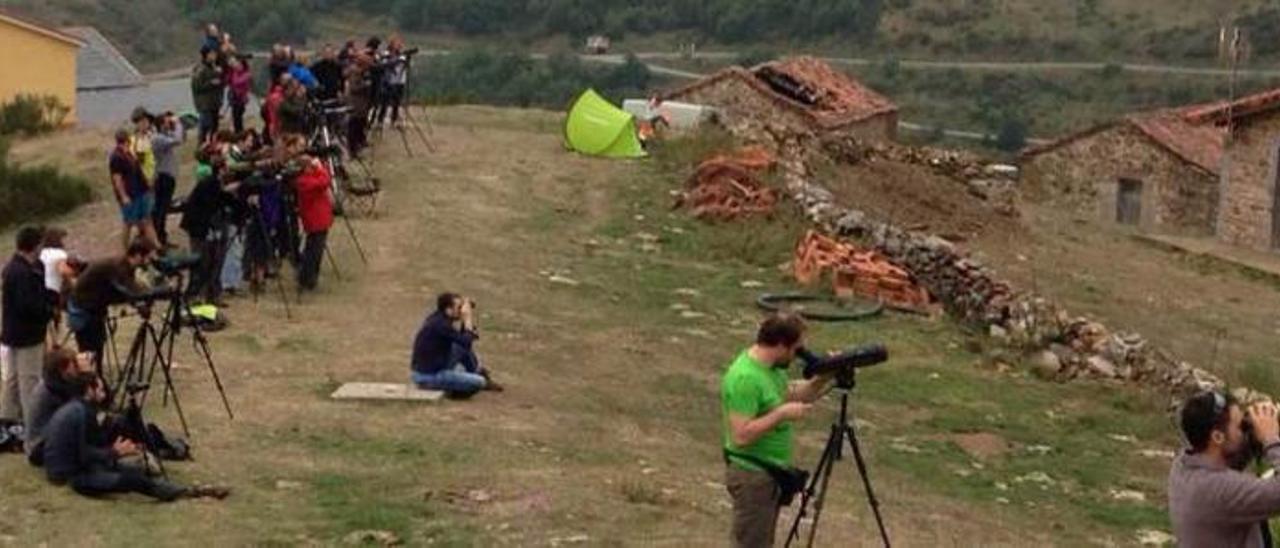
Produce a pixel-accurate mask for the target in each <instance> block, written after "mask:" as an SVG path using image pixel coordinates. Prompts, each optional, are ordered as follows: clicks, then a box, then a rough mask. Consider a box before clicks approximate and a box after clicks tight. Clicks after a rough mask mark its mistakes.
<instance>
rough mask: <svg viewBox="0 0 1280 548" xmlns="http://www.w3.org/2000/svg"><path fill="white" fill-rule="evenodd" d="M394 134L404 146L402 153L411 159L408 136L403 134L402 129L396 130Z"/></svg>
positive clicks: (411, 152)
mask: <svg viewBox="0 0 1280 548" xmlns="http://www.w3.org/2000/svg"><path fill="white" fill-rule="evenodd" d="M396 132H397V133H399V134H400V141H401V143H403V144H404V153H405V154H407V155H408V156H409V157H410V158H412V157H413V147H412V146H409V136H408V135H406V134H405V130H404V128H403V127H399V128H396Z"/></svg>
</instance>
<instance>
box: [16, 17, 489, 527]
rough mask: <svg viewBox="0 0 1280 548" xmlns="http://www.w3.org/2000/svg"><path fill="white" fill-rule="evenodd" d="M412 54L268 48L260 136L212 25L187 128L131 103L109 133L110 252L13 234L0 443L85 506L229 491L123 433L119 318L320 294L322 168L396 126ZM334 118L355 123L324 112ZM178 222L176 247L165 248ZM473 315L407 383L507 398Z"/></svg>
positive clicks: (324, 216)
mask: <svg viewBox="0 0 1280 548" xmlns="http://www.w3.org/2000/svg"><path fill="white" fill-rule="evenodd" d="M412 53H413V52H411V51H406V50H405V49H404V45H403V42H402V41H401V40H399V39H398V38H394V37H393V38H391V39H389V40H388V41H387V42H386V44H385V45H384V44H383V42H382V41H381V40H380V39H378V38H372V39H370V40H368V41H367V42H365V44H364V46H363V47H360V46H357V45H356V43H355V42H354V41H352V42H348V43H347V44H345V45H344V46H343V47H342V48H341V49H338V48H335V47H332V46H325V47H324V48H323V49H322V50H320V52H319V58H318V59H317V60H316V61H315V62H314V63H308V59H307V57H306V56H305V55H303V54H301V53H298V52H295V51H294V50H293V48H291V47H290V46H287V45H283V44H279V45H276V46H275V47H273V48H272V52H271V55H270V57H269V58H268V59H267V61H266V74H267V76H268V78H269V80H270V82H269V85H268V86H267V90H268V91H267V93H266V95H265V97H263V98H262V100H261V101H260V103H261V110H260V111H259V114H260V115H261V116H260V118H261V125H260V126H259V127H258V128H253V127H250V126H251V124H250V123H249V122H250V120H246V112H247V111H248V109H249V105H250V103H251V102H252V100H253V89H254V76H253V72H252V70H251V67H250V63H251V61H252V59H253V56H252V55H248V54H244V53H241V52H239V51H238V49H237V47H236V45H235V44H234V42H232V40H231V36H230V35H228V34H226V33H221V32H219V30H218V29H217V27H216V26H214V25H209V27H208V28H207V29H206V33H205V36H204V39H203V42H202V43H201V47H200V60H199V63H198V64H197V65H196V66H195V67H194V68H193V70H192V75H191V92H192V98H193V103H194V104H195V106H196V110H197V115H196V116H178V115H177V114H175V113H173V112H163V113H153V112H149V111H148V110H147V109H145V108H143V107H138V108H137V109H135V110H134V111H133V113H132V115H131V117H130V120H129V122H130V127H128V128H126V129H121V130H119V131H117V132H116V134H115V140H114V146H113V147H112V149H111V152H110V154H109V156H108V161H107V172H108V174H109V180H110V189H111V194H112V196H113V197H114V199H115V202H116V204H117V206H118V208H119V214H120V218H121V221H122V223H123V227H122V231H121V239H120V246H121V247H120V251H119V252H117V253H111V254H109V255H108V256H107V257H104V258H100V259H96V260H84V259H82V258H80V257H78V256H77V255H75V254H74V253H72V252H71V251H69V246H68V240H69V239H70V237H71V235H70V234H68V232H67V231H66V230H63V229H61V228H57V227H35V226H24V227H22V228H20V229H19V231H18V233H17V237H16V248H17V249H16V252H15V253H14V255H13V257H12V258H11V259H10V260H9V261H8V263H7V264H6V265H5V267H4V270H3V272H2V273H0V282H2V284H3V287H0V296H2V298H3V302H2V303H0V313H2V314H3V324H2V325H0V381H2V382H0V427H3V428H0V431H4V432H9V431H17V432H20V434H19V435H18V436H16V437H15V438H14V439H16V440H17V444H16V447H17V448H19V449H21V450H22V451H23V452H24V453H25V454H26V456H27V460H28V461H29V462H30V463H31V464H32V465H33V466H35V467H39V468H41V469H42V470H43V472H44V474H45V476H46V477H47V478H48V479H49V480H50V481H51V482H53V483H55V484H58V485H67V486H70V487H71V488H72V489H73V490H74V491H76V492H78V493H81V494H84V495H89V496H99V495H106V494H110V493H125V492H134V493H141V494H145V495H148V496H151V497H153V498H156V499H160V500H166V501H168V500H174V499H177V498H182V497H218V498H221V497H224V496H226V495H227V493H228V491H227V490H225V489H221V488H211V487H183V486H179V485H176V484H173V483H171V482H169V481H167V480H166V479H163V478H160V477H157V476H156V474H155V470H154V468H153V467H151V466H147V460H148V458H155V457H156V450H157V448H155V447H148V440H147V439H146V437H145V436H141V435H139V433H138V432H137V430H138V428H137V425H131V426H126V425H125V423H126V422H127V420H126V419H125V418H124V417H123V415H124V414H125V413H124V409H122V408H121V407H120V405H118V404H117V403H116V402H123V401H124V398H119V397H117V396H116V394H119V393H120V391H121V390H127V387H125V386H112V385H111V384H110V381H109V378H108V375H107V374H106V373H105V371H106V365H107V364H104V361H105V357H106V356H107V355H108V352H107V349H108V344H109V343H110V342H111V338H112V337H113V334H112V333H111V332H110V330H109V325H110V324H111V322H110V315H111V313H112V310H114V309H115V308H117V307H124V306H132V307H135V308H138V309H139V310H142V308H141V307H142V306H149V303H150V302H152V299H156V298H157V295H161V294H163V295H164V296H162V297H159V298H166V299H167V298H177V297H178V295H179V294H180V295H181V298H183V299H186V300H187V302H189V303H191V304H192V305H205V306H208V305H213V306H214V307H217V308H219V309H220V308H223V307H226V306H228V303H227V300H226V297H228V296H232V295H235V294H238V293H240V292H241V291H242V290H244V289H246V286H247V288H249V289H256V288H258V287H261V285H262V284H263V283H265V280H267V279H270V278H273V277H278V276H281V275H282V273H283V267H284V265H286V264H292V265H293V269H294V271H295V272H296V275H297V280H296V281H297V287H298V290H299V291H300V292H302V291H309V290H314V289H316V288H317V286H318V283H319V278H320V270H321V268H320V267H321V264H322V261H323V258H324V256H325V253H326V249H327V244H328V242H327V240H328V232H329V229H330V227H331V226H332V225H333V223H334V220H335V209H337V208H336V205H337V204H335V201H334V195H333V192H332V190H333V184H334V173H332V172H331V170H332V166H333V165H334V163H333V162H326V161H325V160H326V157H325V155H326V154H344V155H350V156H356V155H358V154H359V153H360V151H361V150H363V149H364V148H365V147H367V146H368V140H367V130H368V127H369V125H370V124H381V123H384V122H385V120H386V119H387V118H388V117H389V118H390V121H391V123H392V124H400V123H401V121H402V118H401V114H402V113H401V108H402V102H403V99H404V95H405V86H406V84H407V77H408V62H409V57H410V56H411V55H412ZM340 106H345V107H347V108H346V109H340V108H336V107H340ZM331 108H332V109H334V110H341V111H344V112H346V113H348V114H346V115H345V116H342V117H341V118H338V117H330V116H326V115H325V112H326V110H327V109H331ZM227 118H229V119H230V124H229V127H228V125H227V124H224V121H226V119H227ZM335 120H338V122H337V123H340V124H341V127H339V128H336V129H337V130H336V131H335V132H334V133H336V134H338V136H339V139H340V142H339V147H338V149H337V150H333V149H320V148H319V147H317V143H316V142H315V141H314V135H315V132H314V130H315V129H316V127H317V125H318V124H334V123H335ZM192 129H195V130H196V138H195V139H196V142H195V160H196V168H195V174H194V184H193V185H192V186H191V189H190V191H189V192H187V193H186V194H185V195H183V196H179V195H178V191H177V189H178V187H179V182H180V179H181V171H182V170H181V169H180V167H181V165H182V158H181V155H180V152H179V151H180V150H181V149H182V146H183V145H184V144H185V143H187V141H188V137H189V134H190V133H191V130H192ZM171 217H178V219H177V222H176V226H177V228H178V229H179V230H180V231H181V232H182V233H184V234H185V235H186V241H185V242H179V241H176V239H175V238H174V237H173V232H171V231H170V227H171ZM184 244H185V245H184ZM166 262H167V263H168V264H171V265H172V264H179V265H187V266H186V268H189V274H187V275H186V276H181V275H179V276H177V277H175V276H174V275H173V273H172V272H165V271H164V269H163V267H162V266H161V265H162V264H165V263H166ZM184 280H185V284H184V283H183V281H184ZM165 291H172V292H174V293H165ZM142 303H148V304H145V305H144V304H142ZM473 311H474V302H473V301H471V300H470V299H468V298H466V297H463V296H461V295H457V294H454V293H445V294H442V295H440V296H439V297H438V298H437V300H436V307H435V308H434V309H433V310H432V311H430V313H429V315H428V317H427V319H426V320H425V321H424V323H423V326H422V328H421V330H420V331H419V332H418V334H417V335H416V336H415V338H414V340H413V346H412V351H411V359H410V372H409V374H410V380H411V382H413V383H414V384H417V385H418V386H420V387H421V388H424V389H433V390H442V391H445V392H446V393H448V394H449V395H450V396H452V397H469V396H471V395H473V394H475V393H476V392H478V391H480V390H494V391H497V390H501V389H502V387H501V386H500V385H499V384H497V383H496V382H494V381H493V380H492V378H491V374H490V371H489V369H487V368H485V367H483V366H481V365H480V360H479V358H478V357H477V355H476V352H475V349H474V347H473V343H474V341H476V340H477V339H478V337H479V334H478V333H479V331H478V329H477V326H476V322H475V318H474V315H473ZM72 341H74V345H73V344H72ZM116 365H117V367H119V365H120V364H116ZM100 417H105V418H100ZM18 426H20V428H16V429H15V427H18ZM3 443H4V442H3V441H0V447H3ZM11 445H13V444H12V443H11Z"/></svg>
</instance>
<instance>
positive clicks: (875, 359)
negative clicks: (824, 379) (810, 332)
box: [796, 343, 889, 388]
mask: <svg viewBox="0 0 1280 548" xmlns="http://www.w3.org/2000/svg"><path fill="white" fill-rule="evenodd" d="M796 356H797V357H799V358H800V361H802V362H804V371H803V373H804V378H806V379H811V378H813V377H816V376H818V375H834V376H835V378H836V383H837V385H838V386H840V387H842V388H845V387H852V386H853V376H854V371H855V370H857V369H861V368H863V367H871V366H873V365H876V364H879V363H884V362H885V361H888V360H889V350H888V349H887V348H885V346H884V345H883V344H880V343H874V344H867V345H862V346H855V347H852V348H848V349H845V350H843V351H841V352H837V353H834V354H830V355H827V356H821V355H818V354H816V353H814V352H813V351H812V350H809V349H808V348H804V347H801V348H800V349H799V350H797V351H796Z"/></svg>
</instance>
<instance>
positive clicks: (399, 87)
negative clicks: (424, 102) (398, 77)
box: [378, 84, 404, 126]
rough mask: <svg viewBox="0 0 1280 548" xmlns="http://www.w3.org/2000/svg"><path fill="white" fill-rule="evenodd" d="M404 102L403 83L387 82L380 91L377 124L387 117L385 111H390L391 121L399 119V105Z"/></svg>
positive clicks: (380, 123) (394, 121)
mask: <svg viewBox="0 0 1280 548" xmlns="http://www.w3.org/2000/svg"><path fill="white" fill-rule="evenodd" d="M403 102H404V84H387V88H386V89H385V90H383V92H382V100H381V101H380V102H379V103H378V125H379V126H381V125H382V122H383V121H384V120H386V119H387V111H388V110H390V111H391V123H393V124H394V123H396V122H398V121H400V105H401V104H402V103H403Z"/></svg>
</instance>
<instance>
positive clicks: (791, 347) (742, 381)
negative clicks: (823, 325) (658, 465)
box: [720, 313, 831, 548]
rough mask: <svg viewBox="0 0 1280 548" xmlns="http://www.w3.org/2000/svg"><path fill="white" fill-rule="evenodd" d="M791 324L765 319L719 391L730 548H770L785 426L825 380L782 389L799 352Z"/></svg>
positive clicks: (787, 458)
mask: <svg viewBox="0 0 1280 548" xmlns="http://www.w3.org/2000/svg"><path fill="white" fill-rule="evenodd" d="M804 332H805V324H804V321H803V320H801V319H800V317H798V316H794V315H791V314H783V313H778V314H772V315H770V316H769V317H767V318H765V320H764V322H763V323H761V324H760V329H759V331H757V333H756V343H755V344H754V345H752V346H751V347H750V348H748V349H746V350H744V351H742V353H740V354H738V357H737V358H736V359H734V361H733V363H732V364H730V365H729V369H728V370H727V371H725V374H724V378H723V379H722V381H721V384H720V402H721V409H722V411H723V415H724V418H723V428H724V438H723V451H724V456H725V462H726V463H727V468H728V469H727V471H726V473H725V486H726V487H727V489H728V491H729V495H730V496H731V497H732V498H733V529H732V532H731V535H730V539H731V542H732V544H733V546H735V547H740V548H746V547H749V548H758V547H769V546H773V538H774V532H775V529H776V525H777V520H778V509H779V507H780V500H781V498H780V495H781V490H780V488H779V485H778V482H777V480H775V475H777V474H779V473H780V472H782V471H784V470H790V469H791V461H792V437H793V433H792V427H791V423H792V422H794V421H797V420H799V419H801V418H804V416H805V415H807V414H808V413H809V410H810V408H811V407H812V402H814V401H815V400H817V399H818V398H819V397H821V396H822V395H823V394H824V393H825V392H826V390H827V387H828V385H829V384H830V383H831V376H830V375H821V376H817V377H814V378H813V379H810V380H807V381H793V382H788V376H787V367H788V366H789V365H790V363H791V362H792V360H794V359H795V358H796V355H797V352H798V351H799V350H800V349H801V348H802V347H803V342H804Z"/></svg>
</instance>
